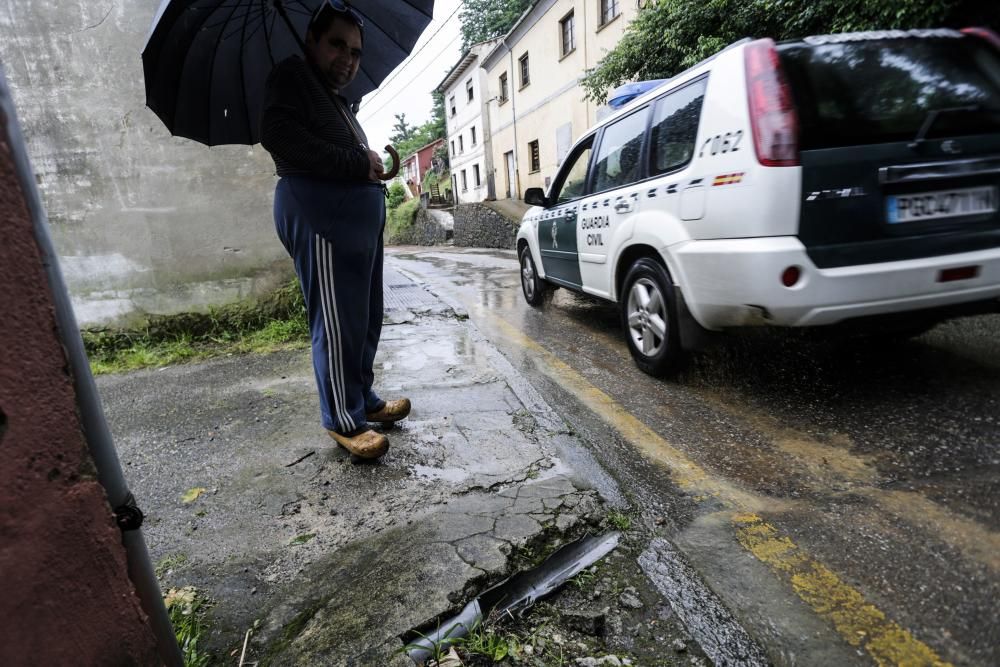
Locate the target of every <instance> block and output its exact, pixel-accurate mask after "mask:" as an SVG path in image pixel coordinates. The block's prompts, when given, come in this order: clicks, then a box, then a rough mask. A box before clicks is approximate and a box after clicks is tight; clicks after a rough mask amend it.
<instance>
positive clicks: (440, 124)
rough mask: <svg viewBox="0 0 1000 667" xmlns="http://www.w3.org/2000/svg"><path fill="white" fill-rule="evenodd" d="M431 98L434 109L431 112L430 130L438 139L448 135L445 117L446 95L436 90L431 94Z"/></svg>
mask: <svg viewBox="0 0 1000 667" xmlns="http://www.w3.org/2000/svg"><path fill="white" fill-rule="evenodd" d="M431 98H432V99H433V100H434V108H433V109H432V110H431V120H430V124H431V128H430V130H431V134H432V135H433V136H434V138H435V139H437V138H439V137H444V136H446V135H447V134H448V126H447V125H446V124H445V115H444V93H443V92H441V91H438V90H435V91H433V92H432V93H431Z"/></svg>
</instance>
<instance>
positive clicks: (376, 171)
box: [368, 150, 385, 182]
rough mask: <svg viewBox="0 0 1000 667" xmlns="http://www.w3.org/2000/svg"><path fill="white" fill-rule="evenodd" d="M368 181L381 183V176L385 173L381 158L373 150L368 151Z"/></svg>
mask: <svg viewBox="0 0 1000 667" xmlns="http://www.w3.org/2000/svg"><path fill="white" fill-rule="evenodd" d="M368 163H369V168H368V180H370V181H378V182H381V181H382V174H384V173H385V165H384V164H382V156H381V155H379V154H378V153H376V152H375V151H373V150H369V151H368Z"/></svg>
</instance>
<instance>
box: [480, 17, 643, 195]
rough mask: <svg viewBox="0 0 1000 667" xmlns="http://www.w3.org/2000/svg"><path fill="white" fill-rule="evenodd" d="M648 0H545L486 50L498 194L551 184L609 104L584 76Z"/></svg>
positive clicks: (492, 159)
mask: <svg viewBox="0 0 1000 667" xmlns="http://www.w3.org/2000/svg"><path fill="white" fill-rule="evenodd" d="M645 4H646V3H645V2H644V0H537V2H535V3H534V4H533V5H532V6H531V8H530V9H528V10H527V11H525V13H524V15H522V16H521V18H520V20H518V22H517V23H516V24H515V25H514V26H513V27H512V28H511V29H510V32H508V33H507V34H506V35H504V37H503V38H501V39H500V40H499V43H498V44H497V45H496V46H495V47H494V48H493V49H492V50H490V51H489V52H486V53H484V55H483V57H482V67H483V69H484V70H485V71H486V73H487V74H486V76H487V79H488V81H489V89H490V92H489V97H490V98H495V99H496V103H494V104H491V105H490V106H489V114H487V115H488V117H489V118H488V123H489V125H490V127H491V132H492V134H491V136H490V143H491V148H492V153H493V155H492V158H491V162H492V163H493V166H494V167H495V168H496V170H497V173H496V175H495V180H496V191H497V196H498V197H500V198H508V197H509V198H514V199H519V198H521V197H522V196H523V194H524V191H525V190H526V189H527V188H529V187H548V185H549V182H550V179H551V178H552V177H553V176H554V175H555V172H556V170H557V169H558V167H559V165H560V164H561V163H562V160H563V158H564V157H565V156H566V153H567V152H568V151H569V149H570V147H571V146H572V144H573V142H574V141H575V140H576V139H578V138H579V137H580V134H581V133H583V132H584V131H586V130H587V129H588V128H589V127H590V126H591V125H593V123H594V122H595V121H596V120H597V117H598V115H599V113H600V109H601V106H602V105H598V104H595V103H594V102H592V101H590V100H587V99H586V98H585V95H584V90H583V87H582V86H581V85H580V81H581V79H582V78H583V76H584V75H585V74H586V72H587V70H588V69H591V68H593V67H595V66H596V65H597V64H598V62H600V60H601V58H603V57H604V56H605V55H606V54H607V52H608V51H610V50H611V49H613V48H614V47H615V46H616V45H617V44H618V42H619V40H621V38H622V35H623V34H624V33H625V28H626V26H627V25H628V24H629V23H630V22H631V21H632V19H634V18H635V16H636V15H637V14H638V12H639V10H640V8H641V7H643V6H645Z"/></svg>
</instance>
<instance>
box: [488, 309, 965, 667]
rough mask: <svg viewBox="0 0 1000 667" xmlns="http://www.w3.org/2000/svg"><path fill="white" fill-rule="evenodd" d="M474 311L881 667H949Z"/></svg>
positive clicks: (728, 489) (633, 424)
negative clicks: (724, 508)
mask: <svg viewBox="0 0 1000 667" xmlns="http://www.w3.org/2000/svg"><path fill="white" fill-rule="evenodd" d="M476 311H477V312H478V313H479V314H481V315H482V316H483V317H484V318H485V319H488V321H489V322H490V323H491V324H492V325H493V326H494V327H495V328H496V329H498V330H499V331H500V332H501V333H502V334H503V336H504V337H505V338H506V339H507V340H509V341H511V342H513V343H515V344H517V345H519V346H520V347H522V348H524V349H526V350H529V351H531V352H532V353H533V354H534V355H536V358H538V359H539V361H540V362H541V363H540V364H539V365H538V369H539V370H540V371H542V372H543V373H545V374H546V375H548V376H549V377H550V378H551V379H552V380H554V381H555V382H556V383H557V384H558V385H559V386H560V387H562V388H563V389H565V390H567V391H569V392H570V393H571V394H573V395H574V396H575V397H576V398H577V399H578V400H579V401H581V402H582V403H583V404H584V405H587V406H588V408H589V409H590V410H592V411H593V412H594V413H595V414H596V415H598V416H599V417H600V418H601V420H602V421H604V423H605V424H607V425H608V426H609V427H611V428H612V429H614V430H616V431H617V432H618V433H619V434H620V435H621V436H622V437H623V438H625V439H626V440H628V441H629V442H630V443H631V444H632V445H633V446H634V447H635V448H636V449H637V450H639V451H641V452H642V453H643V454H645V455H646V456H647V457H648V458H650V459H652V460H654V461H656V462H658V463H661V464H663V465H664V466H665V467H667V468H668V469H669V470H670V471H671V474H672V477H673V479H674V480H675V481H676V483H677V484H678V485H679V486H681V487H682V488H684V489H685V490H687V491H689V492H700V493H703V494H708V495H711V496H714V497H715V498H717V499H718V500H719V501H720V502H722V503H724V504H726V505H728V506H729V507H730V508H732V509H734V510H737V511H738V512H739V513H738V514H737V515H736V516H735V517H734V528H735V530H736V533H737V538H738V539H739V541H740V544H741V545H743V547H744V548H746V549H747V550H748V551H750V553H752V554H753V555H754V556H755V557H756V558H758V559H759V560H760V561H761V562H764V563H766V564H767V565H768V566H770V567H771V568H772V569H773V570H774V571H775V572H776V573H779V574H781V575H783V576H786V577H788V578H789V581H790V583H791V585H792V588H793V589H794V590H795V592H796V594H797V595H798V596H799V597H800V598H801V599H802V600H803V601H804V602H805V603H806V604H808V605H809V606H810V607H811V608H812V609H813V610H814V611H815V612H816V613H817V614H818V615H820V616H822V617H823V618H826V619H827V620H829V621H831V622H832V623H833V625H834V627H835V628H836V630H837V632H838V633H839V634H840V635H841V636H842V637H843V638H844V640H845V641H847V642H848V643H849V644H851V645H852V646H864V648H865V650H866V651H868V653H869V654H870V655H871V656H872V657H873V658H874V659H875V661H876V663H878V664H879V665H880V666H882V665H905V666H906V667H923V666H927V667H931V666H933V667H949V666H950V663H948V662H946V661H944V660H942V659H941V658H940V657H939V656H938V655H937V653H935V652H934V650H933V649H932V648H931V647H929V646H928V645H926V644H924V643H923V642H921V641H920V640H918V639H916V638H915V637H913V635H912V634H910V633H909V631H907V630H906V629H904V628H903V627H901V626H900V625H899V624H897V623H896V622H894V621H892V620H890V619H889V618H888V617H887V616H886V614H885V613H884V612H883V611H881V610H880V609H878V608H877V607H875V606H874V605H872V604H871V603H869V602H867V601H866V600H865V598H864V596H863V595H862V594H861V593H860V592H859V591H858V590H857V589H855V588H853V587H851V586H849V585H848V584H846V583H844V582H843V581H842V580H841V579H840V578H839V577H837V575H836V574H835V573H834V572H833V571H831V570H830V569H829V568H827V567H826V566H824V565H823V564H822V563H820V562H819V561H817V560H815V559H813V558H811V557H810V556H809V555H808V553H807V552H806V551H805V550H803V549H802V548H800V547H798V546H797V545H796V544H795V543H793V542H792V541H791V540H790V539H789V538H788V537H785V536H782V535H780V534H779V533H778V530H777V529H776V528H775V527H774V526H772V525H770V524H768V523H766V522H765V521H763V520H762V519H761V518H760V517H759V516H758V515H757V514H756V512H757V511H763V509H764V503H763V501H762V499H760V498H759V497H758V496H756V495H754V494H751V493H747V492H746V491H744V490H742V489H739V488H737V487H735V486H734V485H732V484H730V483H728V482H726V481H725V480H721V479H718V478H716V477H714V476H712V475H710V474H709V473H708V472H707V471H706V470H705V469H704V468H702V467H701V466H699V465H698V464H697V463H696V462H695V461H694V460H693V459H691V458H690V457H689V456H687V454H685V453H684V452H682V451H681V450H679V449H678V448H676V447H674V446H673V445H671V444H670V443H669V442H667V441H666V440H665V439H664V438H663V437H661V436H660V435H659V434H658V433H656V432H655V431H653V430H652V429H651V428H649V427H648V426H646V425H645V424H644V423H642V422H641V421H639V420H638V419H637V418H636V417H634V416H633V415H632V414H630V413H629V412H628V411H627V410H626V409H625V408H624V407H623V406H621V405H620V404H618V403H617V402H616V401H615V400H614V399H613V398H611V397H610V396H608V395H607V394H605V393H604V392H602V391H601V390H600V389H598V388H597V387H595V386H594V385H592V384H591V383H590V382H589V381H588V380H587V379H586V378H584V377H583V376H582V375H580V374H579V373H577V372H576V371H575V370H574V369H573V368H572V367H570V366H569V365H568V364H566V363H565V362H563V361H562V360H561V359H559V358H558V357H557V356H556V355H554V354H552V353H551V352H549V351H548V350H547V349H545V348H544V347H542V346H541V345H539V344H538V343H536V342H535V341H534V340H532V339H531V338H529V337H528V336H526V335H525V334H524V333H522V332H521V330H519V329H517V328H516V327H514V326H512V325H511V324H510V323H509V322H507V321H506V320H504V319H502V318H501V317H499V316H497V315H495V314H494V313H493V312H490V311H489V310H487V309H485V308H483V307H482V306H476ZM767 506H768V507H770V508H771V509H774V508H775V506H779V507H780V501H777V502H776V501H774V500H768V501H767Z"/></svg>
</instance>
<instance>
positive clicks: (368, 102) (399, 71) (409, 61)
mask: <svg viewBox="0 0 1000 667" xmlns="http://www.w3.org/2000/svg"><path fill="white" fill-rule="evenodd" d="M461 8H462V2H459V3H458V5H457V6H456V7H455V11H453V12H452V13H451V14H450V15H449V16H448V18H446V19H445V20H444V22H443V23H441V25H440V26H438V29H437V30H435V31H434V34H433V35H431V36H430V37H428V38H427V41H426V42H424V43H423V44H422V45H421V46H420V48H419V49H417V50H416V51H414V52H413V53H411V54H410V57H409V58H407V59H406V60H405V61H404V62H403V63H402V64H401V65H400V66H399V67H397V68H396V71H395V72H393V74H392V76H390V77H389V78H388V79H386V80H385V81H383V82H382V85H380V86H379V87H378V90H377V91H375V94H374V95H372V96H371V97H370V98H369V99H368V100H366V101H365V107H368V106H369V105H371V103H372V102H373V101H374V100H375V98H377V97H378V96H379V95H380V94H381V93H382V92H384V91H385V90H386V89H387V88H388V86H389V84H390V83H391V82H392V80H393V79H395V78H396V77H397V76H399V75H400V74H402V72H403V70H404V69H406V68H407V67H408V66H409V65H411V64H412V63H413V60H414V58H416V57H417V56H418V55H419V54H420V52H421V51H423V50H424V49H426V48H427V45H428V44H430V43H431V42H433V41H434V38H435V37H436V36H437V34H438V33H439V32H441V31H442V30H443V29H444V27H445V26H446V25H448V22H449V21H451V20H452V19H453V18H455V16H456V15H457V14H458V10H460V9H461ZM455 41H456V40H454V39H453V40H452V41H451V42H449V43H448V46H451V45H452V44H454V43H455ZM441 53H444V50H442V51H441ZM441 53H439V54H438V55H441ZM393 99H395V98H393ZM382 106H385V105H384V104H383V105H382ZM381 109H382V107H379V110H381ZM369 118H370V116H369Z"/></svg>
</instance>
